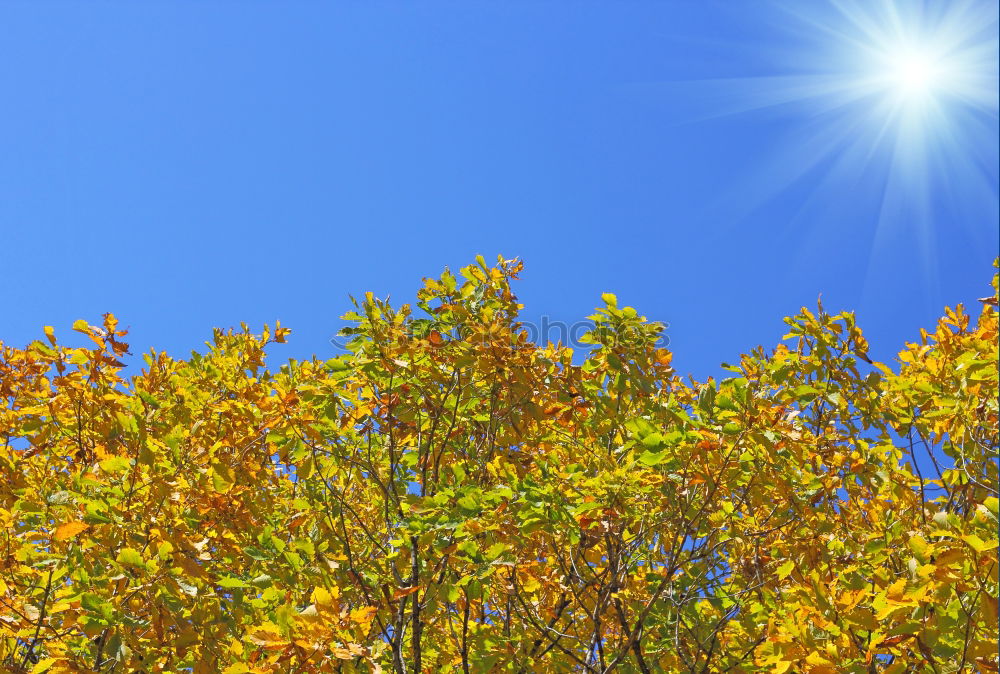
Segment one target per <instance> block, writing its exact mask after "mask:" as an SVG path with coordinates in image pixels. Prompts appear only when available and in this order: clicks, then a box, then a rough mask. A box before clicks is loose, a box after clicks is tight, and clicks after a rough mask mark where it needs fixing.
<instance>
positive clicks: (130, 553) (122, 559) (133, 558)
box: [115, 548, 146, 568]
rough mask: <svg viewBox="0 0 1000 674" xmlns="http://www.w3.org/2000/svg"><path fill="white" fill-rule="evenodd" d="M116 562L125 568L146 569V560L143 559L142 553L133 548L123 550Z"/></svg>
mask: <svg viewBox="0 0 1000 674" xmlns="http://www.w3.org/2000/svg"><path fill="white" fill-rule="evenodd" d="M115 561H116V562H118V563H119V564H123V565H125V566H134V567H138V568H146V560H144V559H143V558H142V553H140V552H139V551H138V550H134V549H132V548H122V549H121V550H120V551H119V552H118V556H117V557H115Z"/></svg>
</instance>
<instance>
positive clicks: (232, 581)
mask: <svg viewBox="0 0 1000 674" xmlns="http://www.w3.org/2000/svg"><path fill="white" fill-rule="evenodd" d="M216 585H218V586H219V587H229V588H232V587H249V586H248V585H247V584H246V583H245V582H244V581H243V580H242V579H240V578H237V577H236V576H223V577H222V578H220V579H219V580H218V581H217V582H216Z"/></svg>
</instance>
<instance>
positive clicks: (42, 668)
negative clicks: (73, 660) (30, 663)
mask: <svg viewBox="0 0 1000 674" xmlns="http://www.w3.org/2000/svg"><path fill="white" fill-rule="evenodd" d="M55 663H56V659H55V658H43V659H41V660H39V661H38V662H36V663H35V666H34V667H32V668H31V674H41V672H47V671H49V669H50V668H51V667H52V665H54V664H55ZM22 671H23V670H22Z"/></svg>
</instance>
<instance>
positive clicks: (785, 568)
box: [775, 559, 795, 580]
mask: <svg viewBox="0 0 1000 674" xmlns="http://www.w3.org/2000/svg"><path fill="white" fill-rule="evenodd" d="M794 568H795V562H793V561H792V560H790V559H789V560H788V561H786V562H784V563H783V564H781V565H780V566H779V567H778V568H777V570H776V571H775V573H776V575H777V576H778V580H784V579H785V578H788V576H789V575H791V573H792V570H793V569H794Z"/></svg>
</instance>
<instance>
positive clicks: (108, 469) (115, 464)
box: [101, 456, 132, 473]
mask: <svg viewBox="0 0 1000 674" xmlns="http://www.w3.org/2000/svg"><path fill="white" fill-rule="evenodd" d="M131 467H132V462H131V461H129V459H128V457H126V456H110V457H108V458H106V459H104V461H101V470H103V471H104V472H105V473H124V472H125V471H126V470H128V469H129V468H131Z"/></svg>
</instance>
